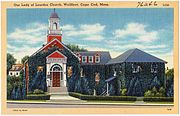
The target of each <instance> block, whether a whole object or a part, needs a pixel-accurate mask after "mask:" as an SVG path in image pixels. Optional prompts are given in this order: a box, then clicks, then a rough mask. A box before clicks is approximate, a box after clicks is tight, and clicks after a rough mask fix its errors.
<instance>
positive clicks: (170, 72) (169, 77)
mask: <svg viewBox="0 0 180 116" xmlns="http://www.w3.org/2000/svg"><path fill="white" fill-rule="evenodd" d="M166 78H167V80H171V81H173V79H174V68H172V69H169V70H168V71H167V72H166Z"/></svg>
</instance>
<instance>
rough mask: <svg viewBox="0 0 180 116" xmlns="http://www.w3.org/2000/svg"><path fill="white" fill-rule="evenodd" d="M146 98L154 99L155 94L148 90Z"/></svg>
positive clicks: (145, 94)
mask: <svg viewBox="0 0 180 116" xmlns="http://www.w3.org/2000/svg"><path fill="white" fill-rule="evenodd" d="M144 96H145V97H153V96H154V93H153V92H152V91H151V90H148V91H146V92H145V93H144Z"/></svg>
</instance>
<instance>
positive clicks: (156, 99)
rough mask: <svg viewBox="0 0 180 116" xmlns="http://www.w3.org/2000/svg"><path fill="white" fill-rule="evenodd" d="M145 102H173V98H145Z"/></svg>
mask: <svg viewBox="0 0 180 116" xmlns="http://www.w3.org/2000/svg"><path fill="white" fill-rule="evenodd" d="M143 101H145V102H173V101H174V99H173V97H144V99H143Z"/></svg>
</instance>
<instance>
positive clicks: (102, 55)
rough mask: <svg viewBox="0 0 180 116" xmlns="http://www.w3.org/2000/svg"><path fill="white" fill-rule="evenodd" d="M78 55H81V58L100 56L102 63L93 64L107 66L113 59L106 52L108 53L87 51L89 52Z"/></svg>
mask: <svg viewBox="0 0 180 116" xmlns="http://www.w3.org/2000/svg"><path fill="white" fill-rule="evenodd" d="M77 53H79V54H80V55H81V56H95V55H99V56H100V62H99V63H93V64H106V63H107V62H108V61H109V60H110V59H111V56H110V54H109V52H106V51H87V52H77ZM82 64H89V63H82Z"/></svg>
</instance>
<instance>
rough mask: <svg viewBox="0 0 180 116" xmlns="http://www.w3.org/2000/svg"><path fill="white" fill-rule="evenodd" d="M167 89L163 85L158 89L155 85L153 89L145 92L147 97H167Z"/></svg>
mask: <svg viewBox="0 0 180 116" xmlns="http://www.w3.org/2000/svg"><path fill="white" fill-rule="evenodd" d="M165 94H166V91H165V89H164V88H163V87H161V88H160V89H159V91H157V89H156V87H153V89H152V90H148V91H146V92H145V93H144V96H145V97H165Z"/></svg>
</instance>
